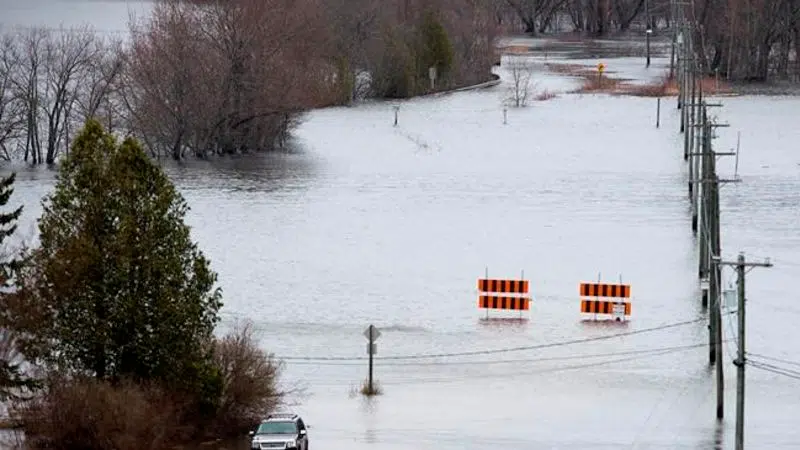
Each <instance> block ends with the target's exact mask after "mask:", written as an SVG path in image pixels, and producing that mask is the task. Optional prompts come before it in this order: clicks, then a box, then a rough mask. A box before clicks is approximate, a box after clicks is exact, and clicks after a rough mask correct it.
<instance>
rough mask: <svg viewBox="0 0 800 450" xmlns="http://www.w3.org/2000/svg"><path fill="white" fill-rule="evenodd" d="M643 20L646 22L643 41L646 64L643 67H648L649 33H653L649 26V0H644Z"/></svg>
mask: <svg viewBox="0 0 800 450" xmlns="http://www.w3.org/2000/svg"><path fill="white" fill-rule="evenodd" d="M644 20H645V22H646V24H647V26H646V27H645V32H644V34H645V36H646V38H645V42H646V44H645V45H646V46H647V64H646V65H645V67H650V35H651V34H652V33H653V29H652V28H650V0H644Z"/></svg>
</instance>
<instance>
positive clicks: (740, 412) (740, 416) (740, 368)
mask: <svg viewBox="0 0 800 450" xmlns="http://www.w3.org/2000/svg"><path fill="white" fill-rule="evenodd" d="M714 263H715V264H716V265H717V266H723V265H725V266H734V267H736V275H737V276H736V278H737V283H736V284H737V285H738V289H737V290H738V294H739V295H738V303H739V305H738V314H739V342H738V344H739V345H738V347H739V351H738V355H737V357H736V361H734V364H735V365H736V450H744V366H745V362H746V358H745V350H744V342H745V341H744V337H745V326H744V324H745V322H744V319H745V314H744V311H745V301H746V296H745V287H744V286H745V285H744V276H745V273H746V272H745V268H747V267H772V263H771V262H770V261H769V259H766V260H765V261H764V262H745V258H744V254H742V253H739V257H738V258H736V261H722V260H720V259H719V258H715V259H714Z"/></svg>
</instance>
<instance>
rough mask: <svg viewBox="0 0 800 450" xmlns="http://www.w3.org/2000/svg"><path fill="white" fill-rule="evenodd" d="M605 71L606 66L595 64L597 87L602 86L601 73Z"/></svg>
mask: <svg viewBox="0 0 800 450" xmlns="http://www.w3.org/2000/svg"><path fill="white" fill-rule="evenodd" d="M604 70H606V65H605V64H603V63H598V64H597V84H598V87H600V86H602V84H603V71H604Z"/></svg>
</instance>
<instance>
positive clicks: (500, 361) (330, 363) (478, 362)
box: [290, 343, 707, 367]
mask: <svg viewBox="0 0 800 450" xmlns="http://www.w3.org/2000/svg"><path fill="white" fill-rule="evenodd" d="M705 345H707V344H705V343H702V344H691V345H679V346H671V347H660V348H649V349H641V350H628V351H621V352H606V353H591V354H582V355H569V356H552V357H544V358H524V359H494V360H474V361H438V362H437V361H426V362H397V361H394V362H387V363H384V364H381V366H415V367H416V366H478V365H494V364H519V363H533V362H547V361H569V360H574V359H586V358H602V357H608V356H623V355H639V354H647V353H653V352H656V353H658V352H664V351H673V350H674V351H677V350H689V349H693V348H698V347H703V346H705ZM290 364H293V365H313V366H354V367H362V366H363V363H356V362H335V361H321V362H315V361H295V362H290Z"/></svg>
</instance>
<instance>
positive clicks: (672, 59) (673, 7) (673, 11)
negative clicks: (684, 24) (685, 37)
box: [669, 0, 678, 81]
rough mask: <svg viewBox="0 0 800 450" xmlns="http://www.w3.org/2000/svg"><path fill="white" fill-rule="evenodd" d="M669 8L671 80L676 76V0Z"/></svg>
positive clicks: (671, 1)
mask: <svg viewBox="0 0 800 450" xmlns="http://www.w3.org/2000/svg"><path fill="white" fill-rule="evenodd" d="M669 9H670V16H671V17H670V20H671V23H670V26H671V28H672V45H671V46H670V52H669V79H670V81H671V80H672V79H673V78H674V77H675V44H676V43H677V41H678V19H677V16H678V11H677V9H678V8H677V4H676V1H675V0H670V2H669Z"/></svg>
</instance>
